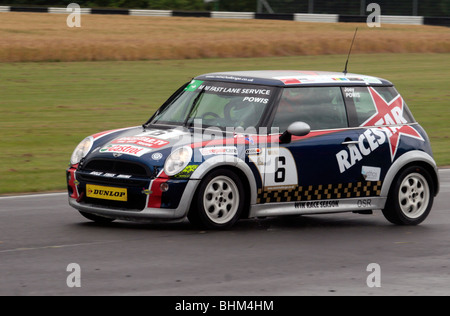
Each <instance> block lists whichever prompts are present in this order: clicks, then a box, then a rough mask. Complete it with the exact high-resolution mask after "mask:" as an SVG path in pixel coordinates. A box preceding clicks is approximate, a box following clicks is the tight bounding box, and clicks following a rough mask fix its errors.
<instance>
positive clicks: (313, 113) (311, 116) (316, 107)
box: [272, 87, 348, 132]
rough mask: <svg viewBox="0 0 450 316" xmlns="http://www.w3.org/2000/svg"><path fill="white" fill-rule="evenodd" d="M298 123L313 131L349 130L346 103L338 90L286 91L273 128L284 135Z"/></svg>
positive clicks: (306, 88) (289, 89)
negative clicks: (302, 123) (293, 124)
mask: <svg viewBox="0 0 450 316" xmlns="http://www.w3.org/2000/svg"><path fill="white" fill-rule="evenodd" d="M296 121H301V122H305V123H308V124H309V126H310V127H311V129H312V130H320V129H333V128H343V127H347V126H348V122H347V113H346V110H345V104H344V99H343V97H342V93H341V90H340V88H339V87H301V88H285V89H283V93H282V96H281V99H280V102H279V104H278V108H277V112H276V113H275V118H274V121H273V123H272V127H278V128H279V129H280V132H283V131H285V130H286V129H287V127H288V126H289V125H290V124H291V123H293V122H296Z"/></svg>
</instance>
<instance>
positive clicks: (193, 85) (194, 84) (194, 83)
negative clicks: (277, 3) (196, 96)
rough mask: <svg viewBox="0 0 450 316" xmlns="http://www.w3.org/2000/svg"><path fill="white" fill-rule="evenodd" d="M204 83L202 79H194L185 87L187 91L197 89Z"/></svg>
mask: <svg viewBox="0 0 450 316" xmlns="http://www.w3.org/2000/svg"><path fill="white" fill-rule="evenodd" d="M202 83H203V81H201V80H195V79H194V80H192V81H191V83H189V84H188V86H187V87H186V88H184V90H185V91H195V90H197V88H198V87H200V85H201V84H202Z"/></svg>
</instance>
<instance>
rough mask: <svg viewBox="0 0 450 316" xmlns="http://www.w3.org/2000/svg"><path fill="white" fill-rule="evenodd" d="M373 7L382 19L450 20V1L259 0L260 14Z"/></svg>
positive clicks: (354, 10) (352, 10) (362, 12)
mask: <svg viewBox="0 0 450 316" xmlns="http://www.w3.org/2000/svg"><path fill="white" fill-rule="evenodd" d="M222 1H224V0H222ZM369 3H377V4H379V5H380V7H381V14H382V15H409V16H414V15H415V16H441V17H448V16H450V0H395V1H392V0H349V1H329V0H257V5H256V10H257V12H259V13H262V12H267V13H317V14H342V15H368V14H369V13H370V12H368V11H366V9H367V5H368V4H369Z"/></svg>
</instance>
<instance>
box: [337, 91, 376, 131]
mask: <svg viewBox="0 0 450 316" xmlns="http://www.w3.org/2000/svg"><path fill="white" fill-rule="evenodd" d="M343 90H344V91H343V92H344V98H345V102H346V103H347V104H352V103H353V104H354V105H355V109H356V118H357V126H360V125H361V124H363V123H364V122H365V121H367V119H369V118H370V117H371V116H373V115H374V114H375V113H376V112H377V110H376V108H375V104H374V102H373V99H372V96H371V95H370V93H369V89H368V88H367V87H345V88H343Z"/></svg>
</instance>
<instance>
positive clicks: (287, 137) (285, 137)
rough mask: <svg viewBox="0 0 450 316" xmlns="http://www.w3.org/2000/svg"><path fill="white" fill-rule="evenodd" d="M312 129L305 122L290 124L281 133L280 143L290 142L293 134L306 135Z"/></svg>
mask: <svg viewBox="0 0 450 316" xmlns="http://www.w3.org/2000/svg"><path fill="white" fill-rule="evenodd" d="M310 131H311V127H310V126H309V125H308V124H306V123H305V122H294V123H292V124H291V125H289V126H288V128H287V130H286V131H285V132H284V133H283V134H281V136H280V143H290V142H291V138H292V135H294V136H305V135H308V134H309V132H310Z"/></svg>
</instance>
